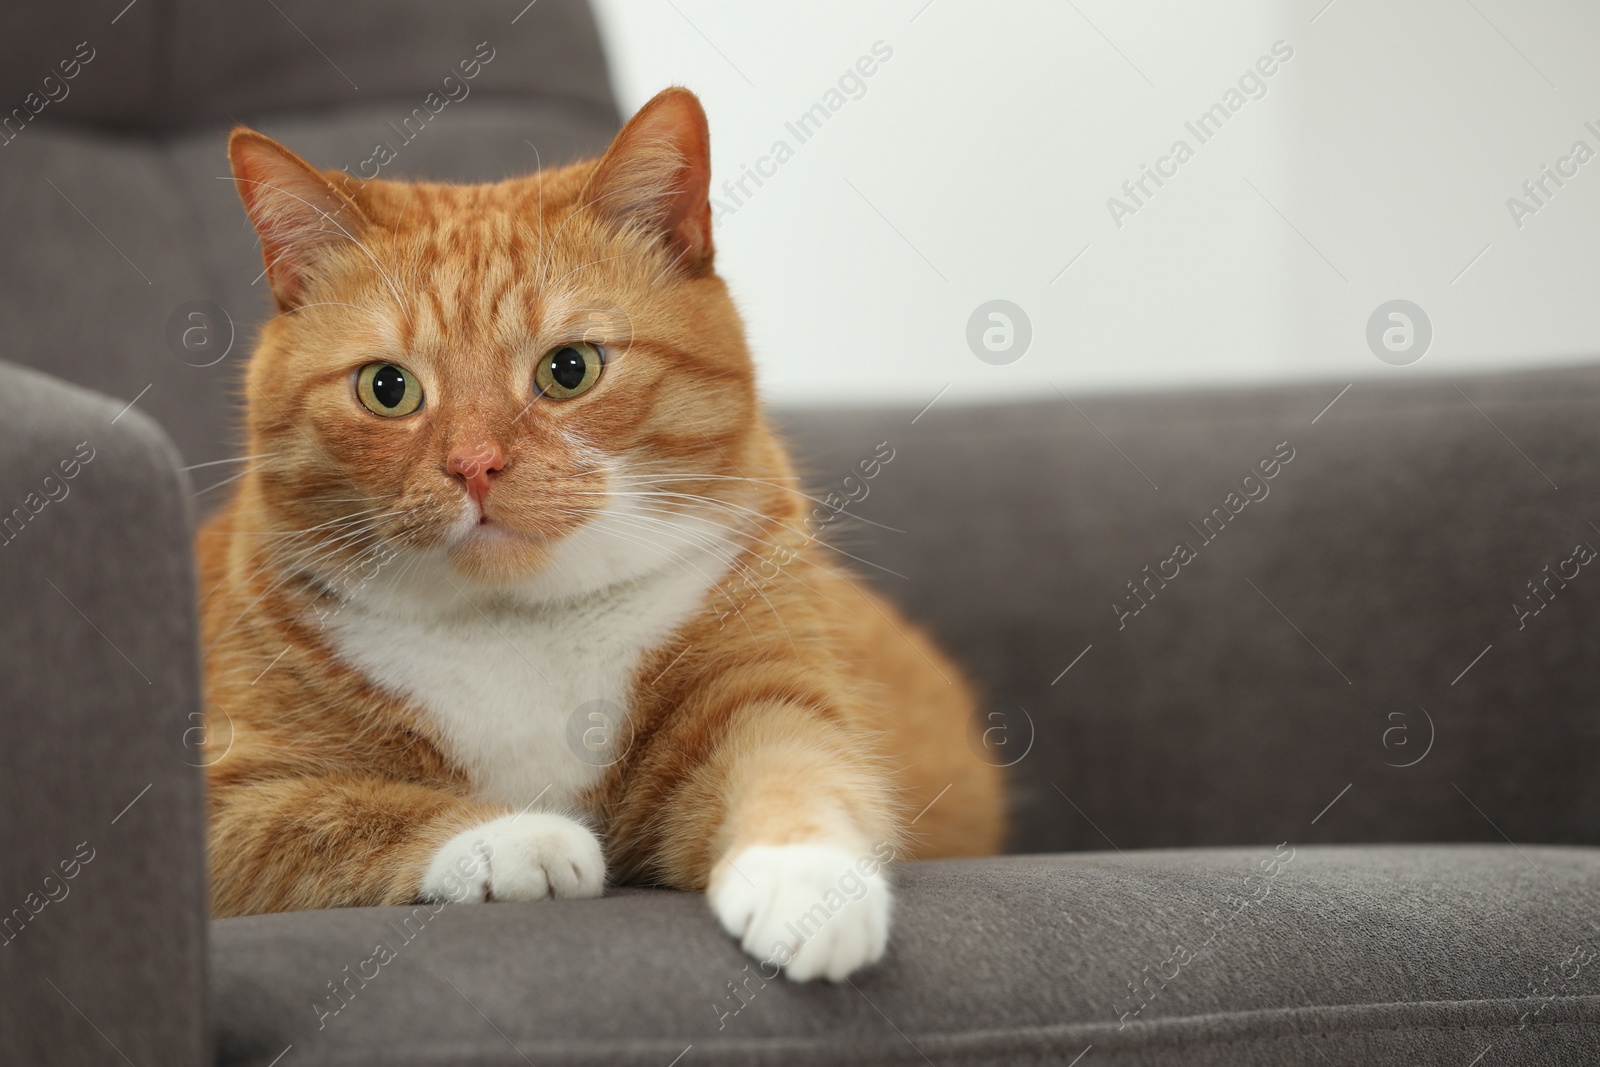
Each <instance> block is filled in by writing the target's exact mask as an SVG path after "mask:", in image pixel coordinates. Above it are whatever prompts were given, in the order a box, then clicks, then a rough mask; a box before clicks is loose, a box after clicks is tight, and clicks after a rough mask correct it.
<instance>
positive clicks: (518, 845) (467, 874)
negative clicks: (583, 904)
mask: <svg viewBox="0 0 1600 1067" xmlns="http://www.w3.org/2000/svg"><path fill="white" fill-rule="evenodd" d="M605 879H606V868H605V859H604V857H603V856H602V854H601V852H600V842H599V841H598V840H596V839H595V836H594V834H593V833H591V832H590V831H589V830H588V828H586V827H584V826H581V825H579V824H578V823H576V822H574V821H572V820H571V819H568V818H566V817H565V816H561V815H550V814H545V813H537V814H535V813H527V812H525V813H522V814H520V815H504V816H501V817H500V818H498V819H492V820H490V821H489V822H486V823H483V824H481V825H479V826H474V827H473V828H472V829H470V830H464V831H462V832H461V833H459V834H457V835H456V836H455V837H452V838H451V839H450V840H449V841H447V842H445V844H444V847H442V848H441V849H439V851H438V852H437V853H435V855H434V857H433V860H432V862H431V863H429V865H428V870H427V873H426V874H425V875H424V876H423V881H422V897H423V899H425V900H450V901H457V902H473V901H486V900H547V899H550V898H552V897H564V898H587V897H597V896H599V895H600V893H601V892H602V890H604V888H605Z"/></svg>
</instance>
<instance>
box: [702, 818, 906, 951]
mask: <svg viewBox="0 0 1600 1067" xmlns="http://www.w3.org/2000/svg"><path fill="white" fill-rule="evenodd" d="M707 896H708V898H709V900H710V903H711V908H712V910H713V911H714V912H715V913H716V915H717V918H718V919H719V920H720V921H721V922H722V925H723V928H724V929H726V930H727V931H728V932H729V933H730V934H732V935H733V936H734V937H736V938H738V939H739V943H740V945H741V946H742V947H743V948H744V950H745V951H746V952H748V953H750V954H751V955H752V956H756V957H757V958H759V959H761V960H763V961H770V962H772V963H774V964H777V965H779V966H782V967H783V969H784V971H785V973H787V974H788V976H789V977H790V978H791V979H793V980H795V981H797V982H804V981H808V980H810V979H812V978H819V977H825V978H828V979H829V980H831V981H835V982H839V981H843V980H844V979H845V978H847V977H849V976H850V975H851V974H853V973H854V972H856V971H857V970H859V969H860V968H862V967H865V966H867V965H868V964H870V963H875V962H876V961H877V960H878V959H880V958H881V957H882V956H883V952H884V948H885V946H886V945H887V944H888V941H889V908H890V902H891V894H890V891H889V883H888V880H887V879H886V878H884V876H883V875H882V873H880V872H879V870H878V865H877V863H876V862H875V861H872V860H871V859H870V858H868V859H866V860H863V858H862V857H859V856H857V855H856V854H854V853H852V852H849V851H847V850H845V849H841V848H835V847H833V846H830V845H756V846H753V847H751V848H747V849H745V850H744V851H742V852H740V853H739V854H737V855H736V856H734V857H732V858H731V859H730V860H726V861H724V862H723V863H721V864H719V865H718V866H717V869H716V871H715V872H713V874H712V878H711V886H710V888H709V890H708V892H707Z"/></svg>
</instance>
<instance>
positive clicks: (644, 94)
mask: <svg viewBox="0 0 1600 1067" xmlns="http://www.w3.org/2000/svg"><path fill="white" fill-rule="evenodd" d="M597 14H598V17H599V21H600V27H601V31H602V35H603V38H604V40H605V44H606V48H607V51H608V53H609V55H610V57H611V62H612V73H611V77H612V81H613V85H614V88H615V90H616V92H617V95H618V98H619V100H620V102H621V105H622V107H623V110H624V111H626V112H630V113H631V111H632V110H633V109H635V108H637V107H638V106H639V105H640V104H641V103H643V102H644V101H645V100H647V99H648V98H649V97H650V96H651V95H652V94H653V93H655V92H656V91H657V90H659V89H660V88H661V87H663V86H665V85H668V84H672V83H680V84H683V85H687V86H689V87H690V88H692V89H693V90H695V92H697V93H699V94H700V95H701V98H702V99H703V100H704V101H705V104H706V108H707V111H708V112H709V114H710V118H711V128H712V151H713V156H714V160H715V170H716V173H715V182H714V184H715V185H716V186H717V187H718V190H719V193H718V199H719V200H720V201H722V203H723V204H724V205H726V208H727V210H722V209H719V210H718V212H717V214H718V219H717V227H716V236H717V240H718V242H719V245H720V251H719V263H720V265H721V269H722V271H723V273H724V275H725V276H726V277H727V278H728V280H729V282H730V284H731V286H732V287H733V290H734V293H735V295H736V296H737V298H738V299H739V302H740V305H741V307H742V308H743V310H744V312H745V315H746V318H747V320H748V323H749V328H750V333H751V337H752V341H753V343H754V347H755V351H756V355H757V358H758V360H759V361H760V362H761V364H762V369H763V372H764V376H765V382H766V386H767V391H768V394H769V395H770V396H771V397H773V398H775V399H780V400H784V401H802V402H808V403H809V402H826V403H829V404H839V403H851V402H856V401H866V400H896V401H903V402H906V403H925V402H927V401H928V400H929V399H930V398H932V397H933V396H935V395H936V394H939V393H940V392H941V391H942V390H946V388H947V387H948V391H947V392H946V393H945V394H944V396H943V398H942V400H941V401H940V402H941V403H948V402H962V401H976V400H981V399H983V398H987V397H1001V396H1017V395H1030V394H1043V395H1051V384H1052V383H1054V385H1055V386H1057V387H1058V388H1060V389H1061V390H1063V391H1065V392H1067V393H1069V394H1072V395H1077V394H1078V393H1079V392H1085V391H1094V392H1098V391H1106V390H1123V389H1151V388H1166V387H1175V386H1176V387H1187V386H1205V385H1211V384H1224V383H1239V382H1252V381H1277V380H1286V379H1287V380H1293V379H1301V380H1303V379H1323V380H1328V381H1334V380H1336V379H1337V380H1338V384H1343V383H1344V382H1348V381H1351V380H1355V379H1358V378H1365V377H1370V376H1383V377H1389V378H1392V377H1395V376H1401V375H1451V374H1461V373H1465V372H1469V371H1482V370H1489V369H1494V368H1502V367H1503V368H1525V367H1533V366H1541V365H1554V364H1562V363H1570V362H1576V361H1583V360H1586V359H1589V358H1592V356H1593V354H1594V353H1595V352H1596V351H1597V350H1600V322H1597V321H1596V318H1595V316H1594V315H1593V314H1592V313H1591V308H1592V306H1593V300H1592V296H1591V292H1590V289H1591V288H1592V286H1593V282H1594V278H1595V273H1594V265H1595V258H1596V251H1595V248H1594V239H1595V236H1596V234H1597V233H1600V229H1597V226H1596V223H1597V222H1600V161H1597V160H1590V159H1588V158H1587V153H1593V152H1600V103H1597V101H1600V71H1597V67H1596V64H1595V63H1594V61H1593V46H1594V44H1595V42H1596V41H1600V4H1594V3H1592V2H1580V0H1546V2H1543V3H1537V4H1525V3H1516V2H1512V0H1408V2H1407V3H1404V4H1393V3H1385V2H1381V0H1332V2H1329V0H1227V2H1223V3H1206V4H1193V3H1183V2H1179V0H1147V2H1140V3H1133V4H1130V3H1118V2H1115V0H1072V2H1061V0H1017V2H1011V3H1005V4H985V5H976V4H968V3H959V2H954V0H931V2H930V0H896V2H881V3H870V4H861V3H846V2H843V0H831V2H810V3H805V4H760V5H746V4H735V3H731V2H720V0H599V2H598V4H597ZM875 47H876V48H877V52H878V53H885V52H892V55H890V57H889V58H887V59H884V60H879V61H878V62H877V63H876V64H875V65H876V69H875V71H874V72H873V73H872V74H871V75H870V76H868V77H864V78H852V77H851V76H850V75H851V72H853V71H854V69H855V65H856V64H857V63H858V61H860V60H861V58H862V57H872V58H874V59H876V58H877V56H876V55H875V53H874V48H875ZM1285 55H1287V56H1288V58H1283V57H1284V56H1285ZM1264 57H1265V59H1266V60H1267V62H1265V63H1262V64H1261V66H1260V67H1259V68H1258V67H1257V64H1258V63H1259V62H1261V61H1262V60H1263V58H1264ZM868 65H869V66H870V65H872V64H868ZM1266 69H1271V70H1272V73H1271V74H1270V75H1261V73H1260V71H1262V70H1266ZM841 78H844V82H843V83H841ZM1241 79H1244V80H1243V82H1241ZM835 91H836V95H834V96H833V97H832V98H831V99H830V97H829V94H830V92H835ZM1230 91H1231V92H1232V93H1233V95H1232V96H1230ZM818 103H822V104H823V105H824V107H829V106H830V105H833V106H832V108H831V109H830V110H829V112H828V114H827V117H826V120H825V121H821V120H820V118H819V119H818V120H817V121H816V125H815V127H814V128H813V127H809V126H808V127H805V128H800V127H799V119H800V117H801V116H803V115H805V114H806V113H807V112H808V110H809V109H811V108H812V107H813V106H814V105H816V104H818ZM1216 105H1222V107H1223V111H1222V112H1221V113H1220V114H1216V115H1215V116H1214V117H1213V118H1212V119H1211V120H1210V122H1209V124H1204V125H1203V124H1202V122H1201V119H1202V117H1203V116H1205V115H1206V114H1207V113H1208V112H1209V111H1210V110H1211V109H1212V108H1213V107H1214V106H1216ZM1235 108H1236V109H1235ZM1591 121H1592V122H1593V126H1589V125H1586V123H1589V122H1591ZM792 127H793V128H792ZM797 129H798V130H799V132H800V133H803V134H808V135H809V136H807V138H806V139H804V140H801V138H800V137H798V136H797V135H796V130H797ZM1196 130H1198V132H1199V133H1200V134H1201V135H1203V138H1204V139H1202V137H1200V136H1196V132H1195V131H1196ZM1179 141H1182V142H1185V143H1186V144H1187V146H1188V148H1189V150H1190V152H1191V153H1192V155H1190V156H1189V157H1188V158H1186V159H1185V160H1184V161H1183V162H1182V163H1179V162H1177V160H1176V158H1174V146H1175V143H1176V142H1179ZM779 142H783V143H785V144H787V145H788V146H789V148H790V150H791V151H792V155H791V156H789V157H788V158H785V159H784V160H783V161H782V162H781V163H780V162H778V161H777V158H776V157H777V155H778V154H779V153H776V152H775V150H774V149H775V145H776V144H777V143H779ZM1577 142H1583V143H1584V145H1585V146H1586V151H1580V150H1577V149H1576V147H1575V146H1576V144H1577ZM1179 154H1181V153H1179ZM763 157H766V158H767V159H768V160H770V161H769V162H765V163H763V162H762V161H763ZM1578 157H1583V159H1582V161H1580V159H1579V158H1578ZM1164 159H1165V160H1168V161H1167V162H1163V160H1164ZM1564 160H1565V162H1563V161H1564ZM758 164H759V165H760V169H761V170H763V171H766V172H768V173H769V174H770V176H764V177H761V178H760V180H761V184H759V185H758V184H757V183H756V179H755V178H748V177H747V180H746V181H745V182H744V190H743V191H742V192H741V190H740V189H739V188H738V187H737V185H735V186H734V187H733V188H732V190H731V192H730V191H728V190H724V189H723V188H722V183H723V182H724V181H735V182H736V181H737V180H738V179H739V178H740V177H742V176H747V175H748V173H749V171H751V170H756V169H757V168H758ZM747 168H748V170H747ZM1158 168H1159V170H1162V171H1166V172H1167V173H1168V175H1169V176H1167V177H1164V178H1161V182H1162V184H1160V185H1157V184H1156V182H1155V179H1153V178H1149V177H1146V175H1147V173H1148V172H1150V171H1156V170H1157V169H1158ZM1563 172H1564V173H1565V176H1562V173H1563ZM1591 172H1593V173H1591ZM1552 173H1554V174H1557V176H1558V179H1559V181H1560V183H1561V184H1557V180H1555V179H1551V178H1549V177H1547V175H1548V174H1552ZM758 176H759V175H758ZM1141 177H1143V178H1144V188H1143V190H1141V189H1140V187H1139V184H1138V182H1139V180H1140V179H1141ZM1158 177H1159V175H1158ZM1541 179H1543V183H1544V184H1543V188H1542V189H1541V188H1540V186H1539V185H1538V184H1537V183H1538V182H1539V181H1540V180H1541ZM1125 182H1127V183H1130V184H1131V185H1132V187H1133V192H1134V195H1133V196H1130V195H1129V193H1128V192H1126V191H1125V190H1124V183H1125ZM1524 182H1530V183H1535V184H1533V186H1532V189H1533V192H1532V195H1530V194H1529V192H1528V191H1527V190H1526V189H1525V188H1524V184H1523V183H1524ZM1135 196H1136V197H1137V199H1135ZM1112 198H1116V199H1117V200H1118V201H1120V202H1121V203H1122V205H1123V207H1122V208H1114V207H1113V206H1112V205H1110V204H1109V203H1108V201H1110V200H1111V199H1112ZM1513 198H1515V199H1516V200H1517V201H1519V202H1520V203H1521V204H1522V205H1523V207H1522V208H1519V209H1514V208H1513V206H1512V205H1511V204H1509V203H1508V201H1510V200H1512V199H1513ZM1535 198H1537V199H1535ZM992 300H1006V301H1009V302H1011V303H1012V304H1014V305H1016V307H1018V308H1020V309H1021V310H1022V312H1023V313H1024V314H1025V315H1026V317H1027V319H1028V320H1029V323H1030V325H1031V332H1032V338H1031V342H1030V343H1029V344H1028V345H1027V347H1026V349H1025V351H1023V352H1022V354H1021V355H1020V358H1018V357H1017V353H1016V348H1015V347H1013V349H1012V351H1011V352H1010V353H1006V354H1005V355H1007V356H1009V357H1011V360H1012V361H1011V362H1002V363H991V362H983V361H979V360H975V359H974V358H973V352H972V351H971V349H970V346H969V344H968V341H967V327H968V321H969V318H970V317H971V316H972V314H973V312H974V311H975V310H976V309H978V308H979V306H980V305H983V304H986V303H987V302H989V301H992ZM1392 300H1406V301H1410V302H1412V303H1413V304H1415V305H1417V306H1418V307H1420V308H1421V309H1422V311H1423V313H1424V314H1425V315H1426V316H1427V318H1428V320H1429V322H1430V323H1431V326H1432V335H1433V336H1432V339H1431V343H1430V344H1429V345H1428V346H1427V349H1426V351H1425V353H1424V354H1423V355H1422V356H1421V357H1420V358H1410V357H1414V356H1415V355H1416V349H1417V347H1420V346H1416V345H1414V347H1413V348H1412V351H1411V352H1410V353H1408V354H1402V355H1397V356H1396V357H1395V360H1396V362H1400V361H1402V360H1404V361H1405V362H1403V363H1402V365H1395V362H1385V361H1383V360H1380V359H1378V358H1375V357H1374V354H1373V352H1372V350H1371V348H1370V346H1369V344H1368V341H1367V324H1368V320H1369V318H1370V317H1371V316H1372V314H1373V312H1374V311H1375V310H1376V309H1377V308H1378V307H1379V306H1380V305H1383V304H1386V303H1388V302H1389V301H1392ZM983 318H984V319H985V321H986V322H991V320H988V319H987V317H986V316H983ZM1382 318H1383V321H1384V324H1385V328H1388V327H1389V326H1400V327H1401V328H1403V324H1402V323H1398V322H1394V321H1391V320H1389V319H1388V318H1387V315H1385V316H1383V317H1382ZM992 324H993V325H997V326H999V327H1001V328H1002V329H1003V327H1004V324H1003V323H998V322H992ZM1414 325H1416V326H1418V328H1419V329H1420V324H1414ZM1018 336H1019V337H1020V333H1019V334H1018ZM995 340H996V341H1003V340H1004V338H1003V337H1001V336H997V337H996V338H995ZM1397 340H1400V341H1403V340H1404V338H1397ZM995 358H996V359H1000V358H1004V357H1003V356H1000V355H997V356H996V357H995ZM1330 395H1331V394H1330Z"/></svg>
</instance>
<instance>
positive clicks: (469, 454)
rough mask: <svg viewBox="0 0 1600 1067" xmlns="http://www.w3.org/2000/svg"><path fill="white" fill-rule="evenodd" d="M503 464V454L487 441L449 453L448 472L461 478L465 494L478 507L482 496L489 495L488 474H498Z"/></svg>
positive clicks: (482, 498)
mask: <svg viewBox="0 0 1600 1067" xmlns="http://www.w3.org/2000/svg"><path fill="white" fill-rule="evenodd" d="M505 466H506V459H505V456H504V455H502V454H501V452H500V449H499V448H498V447H497V446H496V445H494V444H493V443H491V442H488V441H485V442H484V443H482V444H480V445H478V446H476V447H474V448H467V449H457V450H456V451H455V452H453V453H451V455H450V463H449V469H450V473H451V474H453V475H455V476H456V477H457V478H459V479H461V484H462V485H464V486H466V489H467V495H468V496H470V497H472V501H473V503H475V504H477V505H478V507H479V508H480V509H481V508H482V507H483V500H484V498H485V497H487V496H488V495H489V479H490V476H491V475H495V474H499V473H500V472H501V471H502V470H504V469H505Z"/></svg>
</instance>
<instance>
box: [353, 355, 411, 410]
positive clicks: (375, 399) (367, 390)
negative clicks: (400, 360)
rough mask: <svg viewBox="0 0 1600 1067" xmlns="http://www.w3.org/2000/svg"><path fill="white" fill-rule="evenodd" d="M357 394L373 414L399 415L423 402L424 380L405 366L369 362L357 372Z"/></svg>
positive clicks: (362, 404) (363, 404) (363, 405)
mask: <svg viewBox="0 0 1600 1067" xmlns="http://www.w3.org/2000/svg"><path fill="white" fill-rule="evenodd" d="M356 397H357V398H358V399H360V401H361V406H362V407H364V408H366V409H367V410H368V411H370V412H372V413H373V414H374V415H382V416H383V417H384V418H386V419H398V418H400V417H401V416H403V415H409V414H411V413H412V412H413V411H415V410H417V409H418V408H420V407H421V406H422V383H421V382H419V381H417V376H416V375H415V374H412V373H411V372H410V371H408V370H406V369H405V368H404V367H397V366H395V365H394V364H393V363H368V364H367V365H366V366H365V367H362V368H361V370H360V371H359V372H358V373H357V374H356Z"/></svg>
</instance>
